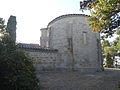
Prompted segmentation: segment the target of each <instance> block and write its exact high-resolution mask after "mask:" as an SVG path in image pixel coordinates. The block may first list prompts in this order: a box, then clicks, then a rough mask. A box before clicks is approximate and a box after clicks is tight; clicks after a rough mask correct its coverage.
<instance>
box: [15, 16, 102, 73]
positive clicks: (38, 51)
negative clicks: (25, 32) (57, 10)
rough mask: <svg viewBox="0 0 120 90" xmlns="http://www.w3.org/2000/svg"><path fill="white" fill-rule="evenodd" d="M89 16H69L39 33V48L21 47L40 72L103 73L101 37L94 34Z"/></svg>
mask: <svg viewBox="0 0 120 90" xmlns="http://www.w3.org/2000/svg"><path fill="white" fill-rule="evenodd" d="M86 17H88V16H86V15H82V14H67V15H62V16H59V17H57V18H55V19H53V20H52V21H51V22H49V23H48V25H47V28H42V29H40V31H41V37H40V45H39V44H26V43H18V44H17V45H18V47H19V48H20V49H23V50H24V51H25V52H27V53H28V54H29V55H30V57H31V58H32V59H33V62H34V66H35V67H36V70H37V71H54V70H55V71H56V70H57V71H59V70H60V71H73V70H76V71H80V72H95V71H101V69H102V61H103V59H102V53H101V44H100V34H99V33H98V32H92V30H91V28H90V27H89V26H88V22H87V21H86V19H85V18H86Z"/></svg>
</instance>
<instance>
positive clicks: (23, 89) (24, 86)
mask: <svg viewBox="0 0 120 90" xmlns="http://www.w3.org/2000/svg"><path fill="white" fill-rule="evenodd" d="M0 33H1V34H2V35H1V36H0V90H38V84H39V82H38V80H37V78H36V75H35V70H34V67H33V64H32V61H31V59H30V58H29V57H28V56H27V55H26V54H25V53H24V52H22V51H20V50H19V49H18V48H17V47H16V44H15V42H14V41H13V39H12V38H11V36H10V35H9V34H8V33H6V26H5V25H4V20H3V19H2V18H0Z"/></svg>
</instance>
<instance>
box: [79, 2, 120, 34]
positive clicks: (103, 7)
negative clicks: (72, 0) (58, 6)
mask: <svg viewBox="0 0 120 90" xmlns="http://www.w3.org/2000/svg"><path fill="white" fill-rule="evenodd" d="M80 8H81V9H84V10H85V9H88V10H90V13H91V17H89V19H88V20H89V23H90V26H91V27H92V29H93V31H98V32H102V33H104V34H105V35H106V36H111V35H112V34H113V33H114V32H115V31H116V30H117V28H118V27H119V26H120V0H84V1H82V2H80Z"/></svg>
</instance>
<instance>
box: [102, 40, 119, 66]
mask: <svg viewBox="0 0 120 90" xmlns="http://www.w3.org/2000/svg"><path fill="white" fill-rule="evenodd" d="M102 48H103V56H104V59H105V66H106V67H113V63H114V60H115V56H116V55H117V49H116V47H115V46H114V45H113V44H110V42H109V41H108V40H103V41H102Z"/></svg>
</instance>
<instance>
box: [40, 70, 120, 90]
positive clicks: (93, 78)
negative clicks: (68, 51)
mask: <svg viewBox="0 0 120 90" xmlns="http://www.w3.org/2000/svg"><path fill="white" fill-rule="evenodd" d="M38 77H39V79H40V84H41V90H120V88H118V83H120V70H119V69H105V71H102V72H96V73H80V72H76V71H74V72H40V73H39V76H38Z"/></svg>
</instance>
